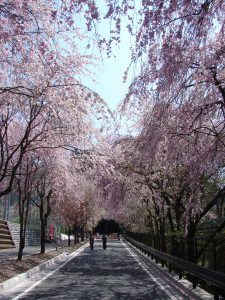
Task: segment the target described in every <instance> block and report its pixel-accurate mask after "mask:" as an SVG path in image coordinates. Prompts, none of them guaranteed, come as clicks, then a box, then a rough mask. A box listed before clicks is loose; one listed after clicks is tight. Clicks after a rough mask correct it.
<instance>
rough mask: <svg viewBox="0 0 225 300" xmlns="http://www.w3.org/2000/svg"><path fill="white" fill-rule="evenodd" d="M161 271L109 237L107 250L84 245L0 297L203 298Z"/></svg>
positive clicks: (100, 244)
mask: <svg viewBox="0 0 225 300" xmlns="http://www.w3.org/2000/svg"><path fill="white" fill-rule="evenodd" d="M148 262H149V264H148ZM49 271H51V270H49ZM163 272H165V271H162V270H160V269H159V268H158V267H156V266H154V265H153V264H152V263H151V261H150V260H149V259H147V258H143V256H142V255H140V254H139V253H138V252H137V251H136V250H134V249H133V248H131V249H130V248H128V247H127V245H126V244H125V243H123V242H121V241H109V242H108V247H107V250H103V249H102V243H101V241H95V244H94V250H93V251H92V250H91V249H90V248H89V247H86V248H84V250H83V251H82V252H80V254H78V255H77V256H76V257H74V258H73V259H72V260H70V261H69V262H68V263H67V264H65V265H64V266H63V267H62V268H60V269H58V270H57V271H56V272H55V273H53V274H52V275H51V276H49V277H48V278H46V280H43V278H44V276H45V274H38V275H36V276H35V277H34V278H31V279H28V280H27V282H23V283H21V286H20V287H17V288H16V289H15V291H13V290H12V291H10V292H8V293H5V294H4V295H2V297H0V299H2V300H3V299H4V300H5V299H14V300H17V299H27V300H30V299H32V300H33V299H46V300H47V299H61V300H62V299H85V300H87V299H153V300H156V299H202V298H200V297H198V296H196V295H195V294H193V293H192V292H191V291H190V290H188V289H186V290H185V289H183V287H182V286H181V284H179V282H176V281H174V282H172V280H171V278H169V277H168V278H167V276H165V280H163ZM39 280H42V281H41V282H40V284H38V281H39ZM33 284H36V286H35V287H34V288H33V289H32V285H33ZM26 289H28V290H29V291H28V292H26ZM22 291H23V292H24V293H23V295H20V294H19V293H21V292H22Z"/></svg>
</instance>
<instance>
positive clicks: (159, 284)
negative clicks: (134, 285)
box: [122, 241, 178, 300]
mask: <svg viewBox="0 0 225 300" xmlns="http://www.w3.org/2000/svg"><path fill="white" fill-rule="evenodd" d="M122 243H123V245H124V247H125V248H126V249H127V251H128V252H129V253H130V254H131V256H133V258H134V259H135V260H136V261H137V262H138V264H139V265H140V266H141V267H142V269H143V270H144V271H145V272H146V273H147V274H148V276H149V277H150V278H151V279H152V280H153V281H154V282H155V283H156V284H157V285H158V286H159V288H160V289H161V290H162V291H164V292H165V293H166V294H167V295H168V296H169V297H170V299H171V300H177V299H178V298H177V297H175V296H174V295H173V294H171V292H170V291H169V290H168V289H167V288H166V287H165V286H163V285H162V284H161V283H160V282H159V281H158V280H157V279H156V278H155V277H154V276H153V275H152V274H151V272H149V270H148V269H147V268H146V267H145V265H144V264H143V263H142V262H141V260H140V259H139V258H138V256H137V255H136V254H134V252H133V251H132V250H131V249H130V248H129V247H128V246H127V245H126V244H125V243H124V242H123V241H122Z"/></svg>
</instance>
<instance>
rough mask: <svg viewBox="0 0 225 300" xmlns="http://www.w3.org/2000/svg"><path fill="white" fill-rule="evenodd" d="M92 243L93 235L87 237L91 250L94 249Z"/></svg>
mask: <svg viewBox="0 0 225 300" xmlns="http://www.w3.org/2000/svg"><path fill="white" fill-rule="evenodd" d="M94 241H95V239H94V237H93V235H92V234H91V235H90V237H89V243H90V247H91V250H93V248H94Z"/></svg>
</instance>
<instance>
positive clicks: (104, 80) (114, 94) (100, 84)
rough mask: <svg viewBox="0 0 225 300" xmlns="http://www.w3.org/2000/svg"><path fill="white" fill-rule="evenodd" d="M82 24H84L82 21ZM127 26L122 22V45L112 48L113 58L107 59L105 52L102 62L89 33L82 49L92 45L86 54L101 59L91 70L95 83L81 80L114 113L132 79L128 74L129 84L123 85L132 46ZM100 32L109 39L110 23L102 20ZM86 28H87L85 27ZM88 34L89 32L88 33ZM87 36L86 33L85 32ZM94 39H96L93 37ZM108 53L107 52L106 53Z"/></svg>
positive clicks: (86, 79)
mask: <svg viewBox="0 0 225 300" xmlns="http://www.w3.org/2000/svg"><path fill="white" fill-rule="evenodd" d="M80 21H81V24H82V22H83V20H82V19H80ZM125 26H126V24H125V22H123V21H122V24H121V35H120V37H121V42H120V44H119V45H118V46H117V45H115V44H114V45H113V46H112V56H111V57H110V58H108V57H107V55H106V53H104V52H103V57H102V60H101V56H100V53H99V50H98V49H97V47H95V46H93V45H92V44H91V42H90V41H91V38H92V37H91V36H89V34H90V33H88V36H89V38H90V40H88V37H87V39H85V40H84V41H83V42H82V44H83V46H82V48H83V47H85V45H87V44H88V43H90V44H91V47H90V49H89V50H84V49H85V48H83V50H84V52H85V54H93V55H95V56H97V57H99V63H98V65H99V67H98V68H96V67H95V68H94V67H91V68H90V70H91V71H92V72H93V73H95V76H94V78H95V81H96V82H93V81H92V80H91V79H89V78H81V80H82V83H83V84H85V85H86V86H88V87H89V88H91V89H92V90H94V91H96V92H97V93H98V94H99V95H100V96H101V97H102V98H103V99H104V100H105V101H106V103H107V104H108V106H109V108H110V109H111V110H112V111H113V110H114V109H115V108H116V107H117V105H118V104H119V103H120V102H121V100H122V99H123V98H124V96H125V95H126V92H127V90H128V86H129V83H130V81H131V78H132V75H133V74H132V72H131V71H130V72H129V73H128V79H127V82H125V83H123V76H124V72H125V71H126V69H127V67H128V66H129V64H130V57H131V53H130V45H131V37H130V35H129V34H128V32H127V29H126V28H125ZM96 27H97V30H98V32H99V33H100V34H101V35H102V36H104V37H106V39H107V38H108V37H109V32H110V29H111V27H110V23H109V21H108V20H104V19H103V20H102V22H101V23H99V24H98V25H97V26H96ZM83 28H85V26H84V27H83ZM86 33H87V32H86ZM84 34H85V32H84ZM93 39H94V37H93ZM105 52H106V51H105Z"/></svg>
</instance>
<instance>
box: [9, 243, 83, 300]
mask: <svg viewBox="0 0 225 300" xmlns="http://www.w3.org/2000/svg"><path fill="white" fill-rule="evenodd" d="M87 246H88V243H87V244H85V245H83V246H82V247H80V248H79V249H78V250H76V251H75V253H74V254H70V255H69V256H68V257H70V258H69V260H67V261H66V262H64V263H63V264H62V265H61V266H59V267H58V268H56V269H55V270H54V271H51V272H50V273H48V274H47V275H46V276H45V277H43V278H42V279H40V280H39V281H37V282H36V283H34V284H33V285H32V286H30V287H29V288H27V289H26V290H25V291H23V292H22V293H20V294H19V295H17V296H16V297H14V298H12V299H11V300H18V299H20V298H22V297H23V296H25V295H26V294H27V293H28V292H29V291H31V290H32V289H33V288H34V287H36V286H37V285H39V284H40V283H41V282H42V281H44V280H45V279H46V278H48V277H49V276H51V275H52V274H54V273H55V272H56V271H58V270H59V269H61V268H62V267H63V266H65V265H66V264H67V263H68V262H70V261H71V259H73V258H74V257H76V256H77V255H79V254H80V253H81V252H82V251H83V250H84V249H85V248H86V247H87Z"/></svg>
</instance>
